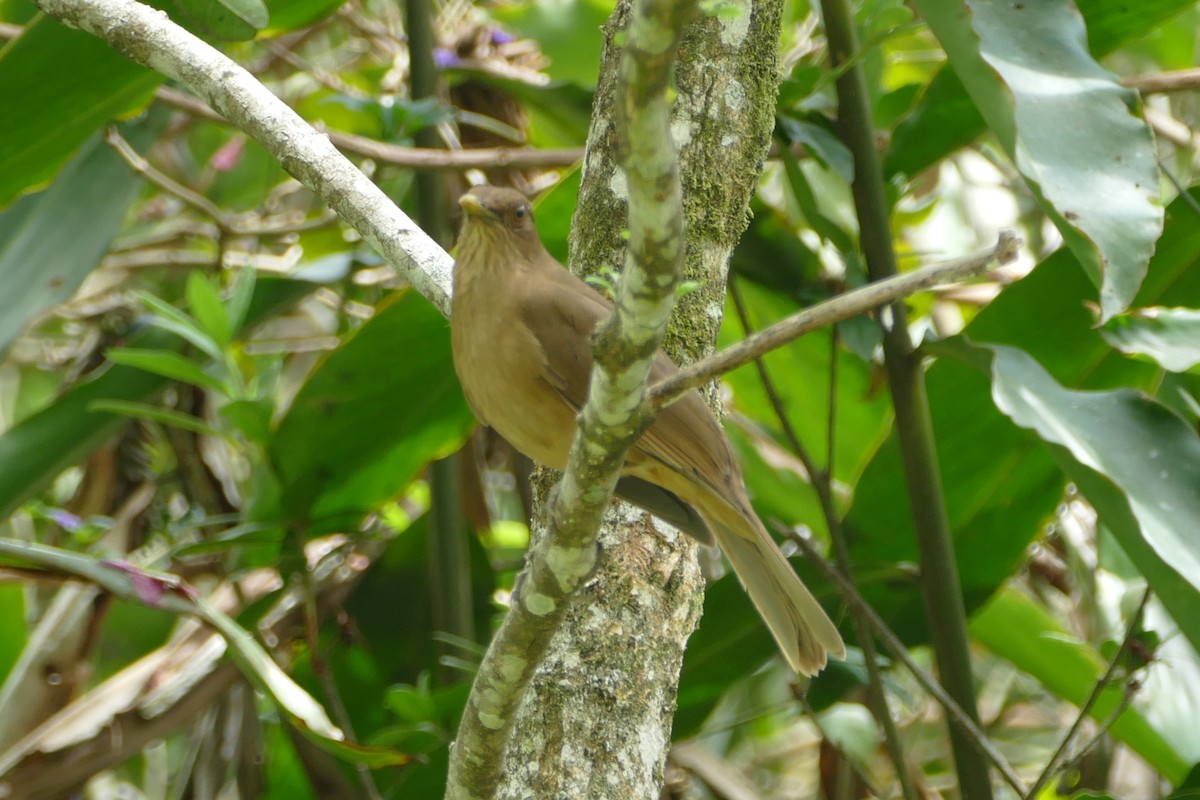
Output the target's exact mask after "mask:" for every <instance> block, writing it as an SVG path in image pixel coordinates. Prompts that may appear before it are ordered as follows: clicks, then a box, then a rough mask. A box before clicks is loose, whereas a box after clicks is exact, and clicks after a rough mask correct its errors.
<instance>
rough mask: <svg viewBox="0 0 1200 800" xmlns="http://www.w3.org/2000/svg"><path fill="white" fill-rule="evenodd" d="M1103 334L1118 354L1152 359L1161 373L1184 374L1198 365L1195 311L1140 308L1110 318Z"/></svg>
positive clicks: (1199, 330) (1199, 328)
mask: <svg viewBox="0 0 1200 800" xmlns="http://www.w3.org/2000/svg"><path fill="white" fill-rule="evenodd" d="M1197 299H1198V300H1200V298H1197ZM1102 332H1103V333H1104V338H1105V339H1106V340H1107V341H1108V343H1109V344H1111V345H1112V346H1113V347H1115V348H1117V349H1118V350H1120V351H1121V352H1123V353H1130V354H1134V355H1141V356H1146V357H1147V358H1152V359H1154V361H1156V362H1157V363H1159V364H1161V365H1162V367H1163V369H1168V370H1171V371H1173V372H1184V371H1186V370H1189V369H1192V368H1193V367H1195V366H1196V365H1197V364H1200V310H1197V309H1195V308H1139V309H1136V310H1135V311H1134V312H1132V313H1129V314H1122V315H1121V316H1119V317H1113V318H1112V319H1110V320H1109V321H1108V322H1107V323H1106V324H1105V325H1104V327H1103V328H1102Z"/></svg>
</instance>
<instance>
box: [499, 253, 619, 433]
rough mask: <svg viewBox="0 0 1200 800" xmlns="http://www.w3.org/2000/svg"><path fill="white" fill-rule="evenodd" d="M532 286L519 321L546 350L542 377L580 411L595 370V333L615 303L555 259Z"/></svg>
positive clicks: (523, 303) (522, 300)
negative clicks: (544, 275)
mask: <svg viewBox="0 0 1200 800" xmlns="http://www.w3.org/2000/svg"><path fill="white" fill-rule="evenodd" d="M528 285H529V286H530V287H531V288H530V291H529V293H528V294H527V295H525V297H523V298H522V299H521V320H522V322H524V323H525V327H527V328H528V329H529V332H530V333H532V334H533V336H534V338H535V339H537V341H538V343H539V344H541V346H542V350H543V351H544V352H545V354H546V364H545V368H544V370H543V377H544V378H545V380H546V382H547V383H549V384H550V385H551V386H553V387H554V389H555V390H556V391H557V392H558V393H559V394H560V395H562V398H563V400H565V401H566V402H567V404H568V405H570V406H571V407H572V408H573V409H575V410H576V411H578V410H579V409H581V408H583V404H584V402H585V401H586V400H587V387H588V382H589V380H590V378H591V374H592V331H593V330H594V329H595V327H596V325H597V324H598V323H599V322H600V321H601V320H603V319H604V318H605V317H607V316H608V315H609V313H610V312H611V311H612V304H611V303H609V302H608V301H607V300H605V299H604V298H603V297H601V296H600V294H599V293H598V292H596V290H595V289H593V288H592V287H590V286H588V285H587V284H586V283H584V282H583V281H581V280H579V279H578V278H576V277H575V276H574V275H572V274H571V273H570V272H568V271H567V270H566V269H564V268H563V267H560V266H558V264H557V262H555V263H552V264H551V265H549V268H548V269H547V270H546V279H545V280H538V281H529V282H528Z"/></svg>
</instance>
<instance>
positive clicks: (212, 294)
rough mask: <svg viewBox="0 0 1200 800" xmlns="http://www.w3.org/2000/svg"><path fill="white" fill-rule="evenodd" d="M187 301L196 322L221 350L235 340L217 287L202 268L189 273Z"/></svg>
mask: <svg viewBox="0 0 1200 800" xmlns="http://www.w3.org/2000/svg"><path fill="white" fill-rule="evenodd" d="M187 301H188V308H190V309H191V311H192V315H193V316H194V317H195V318H196V322H197V323H199V325H200V328H201V329H202V330H203V331H204V332H205V333H207V334H208V335H209V336H210V337H211V338H212V340H213V341H214V342H216V344H217V347H218V348H219V349H220V350H224V349H225V348H227V347H229V343H230V342H232V341H233V326H232V325H231V324H230V321H229V316H228V314H227V313H226V311H225V306H224V305H223V304H222V303H221V295H220V293H219V292H218V291H217V287H216V286H214V285H213V283H212V281H211V280H209V277H208V276H207V275H205V274H204V273H203V272H201V271H200V270H192V271H191V273H190V274H189V275H188V279H187Z"/></svg>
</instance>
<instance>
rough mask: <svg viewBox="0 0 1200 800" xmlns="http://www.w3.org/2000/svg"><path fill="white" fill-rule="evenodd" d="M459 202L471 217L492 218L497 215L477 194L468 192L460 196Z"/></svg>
mask: <svg viewBox="0 0 1200 800" xmlns="http://www.w3.org/2000/svg"><path fill="white" fill-rule="evenodd" d="M458 204H459V205H460V206H462V210H463V211H464V212H465V213H466V214H467V215H468V216H471V217H478V218H480V219H492V218H493V217H495V216H496V215H495V214H493V213H492V212H491V211H489V210H488V208H487V206H485V205H484V204H483V203H481V202H480V201H479V198H478V197H476V196H475V195H473V194H471V193H470V192H467V193H466V194H464V195H463V196H462V197H460V198H458Z"/></svg>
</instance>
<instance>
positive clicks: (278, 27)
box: [263, 0, 346, 36]
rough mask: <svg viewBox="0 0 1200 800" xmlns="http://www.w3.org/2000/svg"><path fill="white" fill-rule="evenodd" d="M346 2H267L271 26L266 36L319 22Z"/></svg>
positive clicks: (336, 0)
mask: <svg viewBox="0 0 1200 800" xmlns="http://www.w3.org/2000/svg"><path fill="white" fill-rule="evenodd" d="M345 1H346V0H267V10H268V11H269V12H270V17H271V23H270V26H269V27H268V28H267V29H266V30H265V31H264V32H263V35H264V36H276V35H278V34H280V33H284V32H287V31H294V30H297V29H299V28H307V27H308V26H310V25H312V24H314V23H316V22H319V21H320V20H322V19H324V18H325V17H327V16H329V15H330V14H332V13H333V12H334V11H337V10H338V8H340V7H341V6H342V5H343V4H344V3H345Z"/></svg>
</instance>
